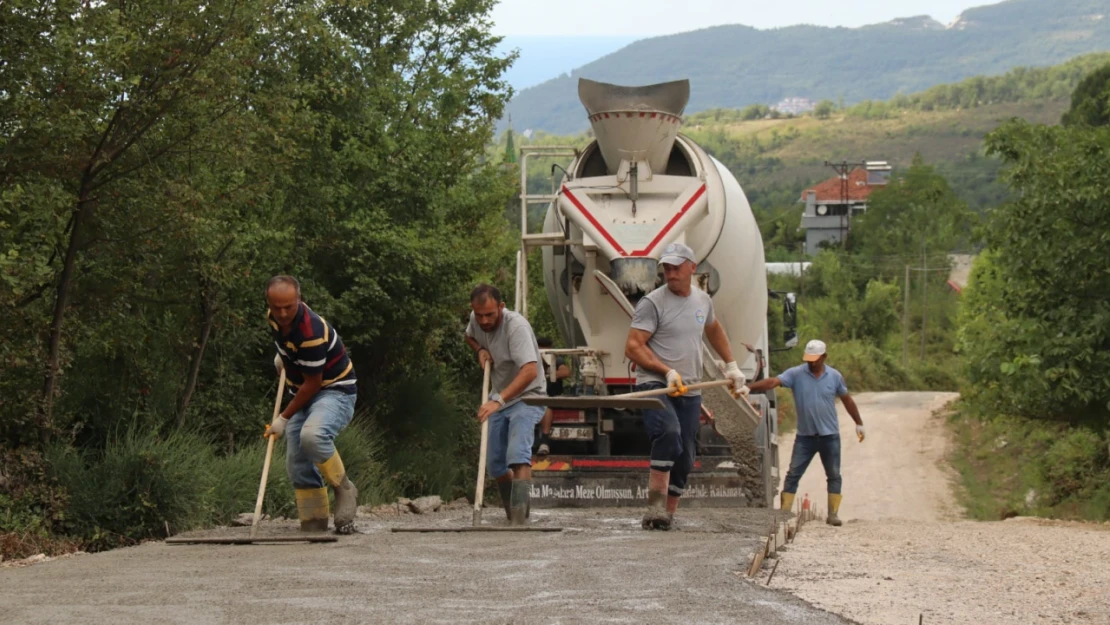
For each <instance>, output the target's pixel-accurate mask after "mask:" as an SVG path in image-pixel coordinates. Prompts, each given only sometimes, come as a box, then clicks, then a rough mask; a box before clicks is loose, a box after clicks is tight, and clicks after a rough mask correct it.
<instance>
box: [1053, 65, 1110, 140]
mask: <svg viewBox="0 0 1110 625" xmlns="http://www.w3.org/2000/svg"><path fill="white" fill-rule="evenodd" d="M1063 123H1064V125H1065V126H1074V125H1078V124H1086V125H1087V126H1107V125H1110V65H1105V66H1103V67H1101V68H1099V69H1097V70H1095V71H1093V72H1091V73H1090V74H1088V75H1087V77H1086V78H1084V79H1083V80H1082V81H1081V82H1080V83H1079V85H1078V86H1077V87H1076V88H1075V91H1074V92H1073V93H1072V95H1071V108H1070V109H1068V112H1066V113H1064V119H1063Z"/></svg>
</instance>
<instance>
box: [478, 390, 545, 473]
mask: <svg viewBox="0 0 1110 625" xmlns="http://www.w3.org/2000/svg"><path fill="white" fill-rule="evenodd" d="M540 419H543V407H541V406H529V405H527V404H525V403H524V402H522V401H518V402H517V403H515V404H511V405H509V406H506V407H504V408H502V409H501V410H498V411H497V412H495V413H493V414H491V415H490V416H489V449H488V450H487V451H488V453H489V456H487V458H486V467H487V468H488V469H489V474H490V476H491V477H493V478H495V479H496V478H499V477H501V476H503V475H505V474H506V473H508V472H509V467H511V466H513V465H516V464H526V465H528V466H532V442H533V440H534V439H535V436H536V424H537V423H539V422H540Z"/></svg>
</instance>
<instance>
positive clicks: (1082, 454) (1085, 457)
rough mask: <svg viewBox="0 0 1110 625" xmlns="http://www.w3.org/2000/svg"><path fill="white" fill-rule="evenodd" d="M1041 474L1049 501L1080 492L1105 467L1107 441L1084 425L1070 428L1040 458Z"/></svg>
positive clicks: (1063, 498)
mask: <svg viewBox="0 0 1110 625" xmlns="http://www.w3.org/2000/svg"><path fill="white" fill-rule="evenodd" d="M1039 466H1040V474H1041V477H1042V479H1044V481H1045V485H1046V486H1048V488H1047V489H1046V490H1047V491H1048V494H1049V495H1050V500H1049V501H1048V502H1047V503H1049V504H1058V503H1060V502H1061V501H1064V500H1066V499H1068V498H1069V497H1072V496H1076V495H1082V494H1083V491H1084V490H1086V489H1087V488H1089V487H1090V486H1091V485H1092V484H1091V481H1092V477H1094V476H1096V475H1098V473H1099V470H1100V469H1103V468H1106V467H1107V458H1106V444H1105V442H1104V441H1103V440H1102V437H1100V436H1099V435H1098V434H1097V433H1095V432H1093V431H1092V430H1089V429H1087V428H1083V427H1078V428H1070V429H1068V430H1065V431H1063V432H1061V433H1059V434H1058V436H1057V437H1056V439H1055V441H1054V442H1053V443H1052V446H1051V447H1049V448H1048V452H1047V453H1046V454H1045V455H1044V457H1043V458H1041V460H1040V462H1039Z"/></svg>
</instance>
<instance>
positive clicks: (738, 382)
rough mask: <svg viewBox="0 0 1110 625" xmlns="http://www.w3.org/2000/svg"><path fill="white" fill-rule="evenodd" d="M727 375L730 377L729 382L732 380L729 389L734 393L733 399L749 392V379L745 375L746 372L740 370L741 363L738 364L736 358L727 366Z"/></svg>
mask: <svg viewBox="0 0 1110 625" xmlns="http://www.w3.org/2000/svg"><path fill="white" fill-rule="evenodd" d="M725 377H726V378H728V380H729V382H732V384H730V385H729V388H728V390H729V392H730V393H732V397H733V399H740V397H741V396H746V395H747V394H748V387H747V386H745V384H747V383H748V380H747V379H746V378H745V377H744V372H743V371H741V370H740V365H738V364H736V361H735V360H733V361H732V362H730V363H728V365H727V366H726V367H725Z"/></svg>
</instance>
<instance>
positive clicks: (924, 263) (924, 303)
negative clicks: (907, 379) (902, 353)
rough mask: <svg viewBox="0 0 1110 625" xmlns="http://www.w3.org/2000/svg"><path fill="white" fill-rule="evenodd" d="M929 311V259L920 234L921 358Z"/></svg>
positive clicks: (923, 358)
mask: <svg viewBox="0 0 1110 625" xmlns="http://www.w3.org/2000/svg"><path fill="white" fill-rule="evenodd" d="M928 312H929V259H928V258H926V256H925V235H924V234H922V235H921V360H925V319H926V315H927V314H928Z"/></svg>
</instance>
